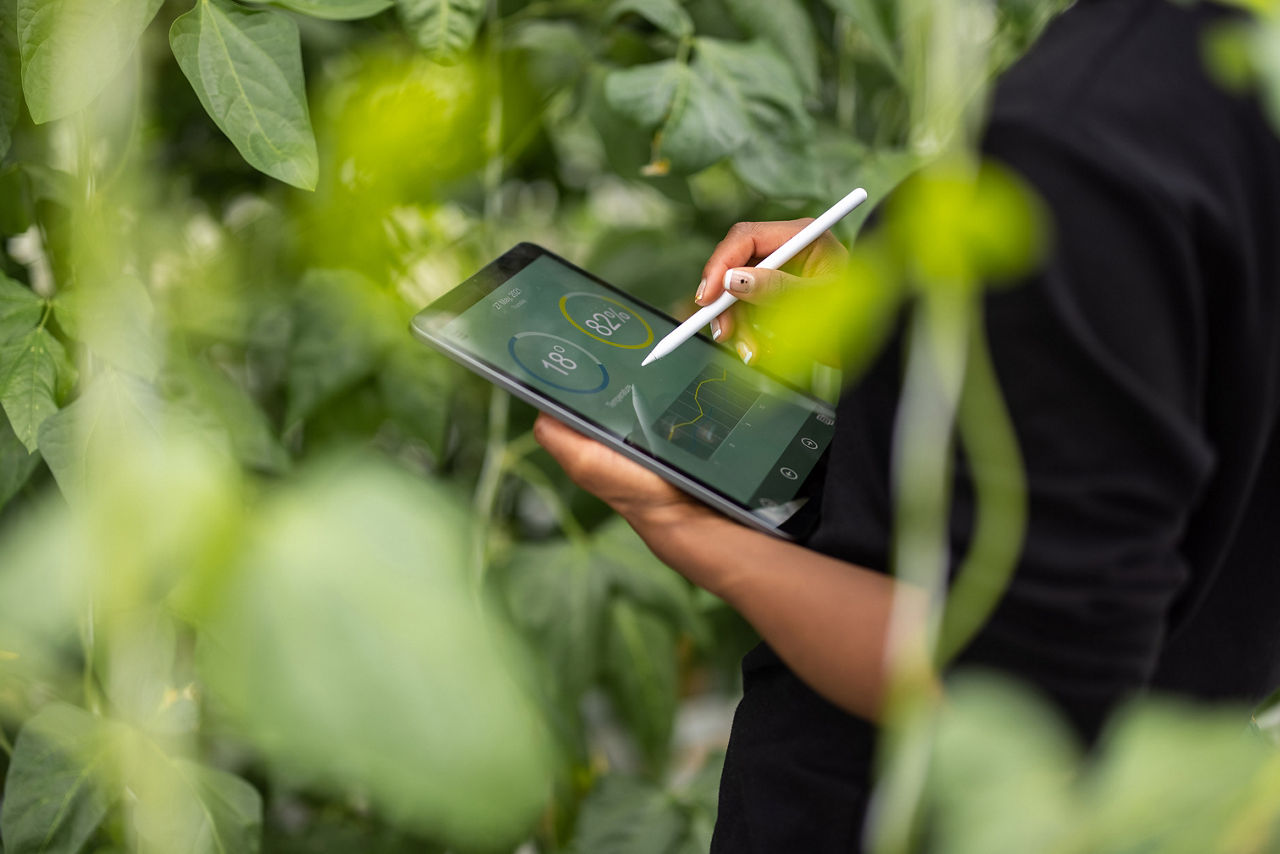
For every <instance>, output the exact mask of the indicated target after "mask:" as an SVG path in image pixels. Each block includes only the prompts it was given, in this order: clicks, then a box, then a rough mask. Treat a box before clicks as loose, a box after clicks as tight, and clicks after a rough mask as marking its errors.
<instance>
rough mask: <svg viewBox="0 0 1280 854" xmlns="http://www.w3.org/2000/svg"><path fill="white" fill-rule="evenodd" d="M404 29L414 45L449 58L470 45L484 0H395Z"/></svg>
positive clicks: (481, 14)
mask: <svg viewBox="0 0 1280 854" xmlns="http://www.w3.org/2000/svg"><path fill="white" fill-rule="evenodd" d="M396 8H397V9H398V10H399V12H400V19H401V20H402V21H403V22H404V26H405V29H406V30H408V32H409V35H410V36H412V38H413V40H414V42H415V43H417V45H418V47H420V48H422V49H423V50H425V51H426V52H427V53H429V54H431V55H432V56H434V57H438V58H441V59H451V58H453V57H455V56H457V55H458V54H460V53H462V52H463V51H465V50H467V49H468V48H470V47H471V43H472V42H474V41H475V38H476V32H477V31H478V30H479V29H480V22H481V21H483V20H484V12H485V0H396Z"/></svg>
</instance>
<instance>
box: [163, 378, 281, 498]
mask: <svg viewBox="0 0 1280 854" xmlns="http://www.w3.org/2000/svg"><path fill="white" fill-rule="evenodd" d="M171 361H172V362H174V363H176V364H173V367H174V372H173V374H174V376H173V379H174V381H175V386H176V389H175V391H176V394H177V396H178V402H179V403H180V405H183V406H185V407H188V408H189V409H190V410H191V412H192V415H193V417H194V418H195V419H196V420H198V421H202V422H204V423H207V424H209V425H210V426H211V427H212V428H213V429H214V430H216V431H219V432H221V433H223V434H225V436H226V439H227V442H228V444H229V445H230V448H231V450H232V452H233V453H234V454H235V456H236V459H238V460H239V461H240V462H242V463H244V464H245V465H246V466H249V467H251V468H254V469H257V470H259V471H264V472H270V473H273V474H280V473H282V472H284V471H285V470H287V469H288V468H289V454H288V452H287V451H286V450H285V448H284V446H283V445H282V444H281V443H280V440H279V438H277V436H276V435H275V432H274V431H273V430H272V427H271V423H270V421H268V420H267V416H266V413H264V412H263V411H262V409H261V408H260V407H259V406H258V404H257V403H256V402H255V401H254V399H253V398H252V397H250V396H249V393H248V392H247V391H245V389H243V388H242V387H241V386H240V385H239V384H238V383H236V382H235V381H233V380H232V379H231V378H230V377H228V376H227V375H226V374H225V373H223V372H222V371H221V370H219V369H217V368H216V367H213V366H211V365H208V364H206V363H204V362H202V361H200V360H198V359H195V358H189V359H182V360H181V361H180V362H178V360H176V359H175V360H171Z"/></svg>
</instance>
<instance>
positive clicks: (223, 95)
mask: <svg viewBox="0 0 1280 854" xmlns="http://www.w3.org/2000/svg"><path fill="white" fill-rule="evenodd" d="M169 44H170V45H171V46H172V48H173V55H174V56H175V57H176V58H177V60H178V65H179V66H181V68H182V73H183V74H185V75H186V76H187V80H189V81H190V82H191V88H193V89H194V90H195V93H196V96H197V97H198V98H199V99H200V103H201V104H203V105H204V108H205V111H206V112H207V113H208V114H209V116H210V117H211V118H212V119H213V121H214V123H215V124H217V125H218V127H219V128H221V130H222V132H223V133H225V134H226V135H227V138H228V139H230V140H231V142H232V143H234V144H235V147H236V148H237V149H239V151H240V153H241V154H242V155H243V156H244V159H245V160H247V161H248V162H249V165H251V166H253V167H254V168H255V169H258V170H261V171H262V172H265V173H266V174H268V175H270V176H271V177H273V178H278V179H279V180H281V181H284V182H285V183H286V184H292V185H293V186H295V187H300V188H302V189H304V190H312V189H315V186H316V180H317V179H318V176H319V171H320V161H319V157H318V155H317V153H316V140H315V134H314V132H313V131H312V129H311V116H310V113H309V112H308V110H307V98H306V92H305V88H304V83H303V77H302V47H301V43H300V39H299V36H298V25H297V24H295V23H294V22H293V21H292V20H290V19H289V18H288V17H287V16H285V15H282V14H280V13H278V12H274V11H271V10H268V9H262V10H256V11H254V10H249V9H246V8H244V7H243V6H239V5H237V4H235V3H232V2H230V0H197V3H196V6H195V8H194V9H192V10H191V11H190V12H187V13H186V14H185V15H182V16H181V17H179V18H178V19H177V20H175V21H174V22H173V27H172V28H171V29H170V30H169Z"/></svg>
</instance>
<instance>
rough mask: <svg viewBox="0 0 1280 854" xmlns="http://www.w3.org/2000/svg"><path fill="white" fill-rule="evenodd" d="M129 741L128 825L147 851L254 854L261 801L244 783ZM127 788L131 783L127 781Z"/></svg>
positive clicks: (258, 838) (139, 740) (258, 846)
mask: <svg viewBox="0 0 1280 854" xmlns="http://www.w3.org/2000/svg"><path fill="white" fill-rule="evenodd" d="M143 739H145V736H141V735H138V736H135V739H134V740H133V742H132V746H133V747H134V749H135V750H136V751H137V752H138V753H140V754H142V755H141V756H138V757H134V758H133V764H134V766H135V767H134V769H133V772H134V776H135V777H140V778H141V779H140V780H138V781H137V782H136V783H135V785H137V788H138V789H139V791H138V793H137V795H138V797H137V801H136V803H134V804H133V809H132V818H133V825H134V827H135V829H136V830H137V833H138V836H139V837H141V838H142V839H143V840H145V841H147V842H148V843H150V845H151V846H152V847H151V850H153V851H164V852H173V854H240V852H244V854H257V852H258V851H259V850H260V849H261V843H262V798H261V796H260V795H259V794H258V792H257V790H256V789H254V788H253V786H251V785H249V783H248V782H246V781H245V780H243V779H241V778H239V777H237V776H235V775H234V774H228V773H227V772H226V771H220V770H218V769H216V768H210V767H208V766H205V765H200V764H199V763H196V762H192V761H190V760H187V759H176V758H173V757H170V756H168V755H166V754H164V753H163V752H161V751H160V749H159V748H158V747H157V746H156V745H154V744H153V743H150V742H146V741H144V740H143ZM131 782H133V781H131Z"/></svg>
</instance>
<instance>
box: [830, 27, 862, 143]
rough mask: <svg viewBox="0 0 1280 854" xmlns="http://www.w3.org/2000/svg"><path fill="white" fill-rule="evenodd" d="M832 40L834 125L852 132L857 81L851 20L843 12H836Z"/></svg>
mask: <svg viewBox="0 0 1280 854" xmlns="http://www.w3.org/2000/svg"><path fill="white" fill-rule="evenodd" d="M834 41H835V43H836V63H837V74H836V125H837V126H838V127H839V128H840V130H842V131H845V132H846V133H849V134H852V133H853V131H854V119H855V118H856V111H857V105H858V81H857V78H856V76H855V74H854V67H853V51H852V50H851V49H850V43H851V42H852V41H853V22H852V21H850V20H849V16H848V15H845V14H844V13H837V14H836V21H835V39H834Z"/></svg>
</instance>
